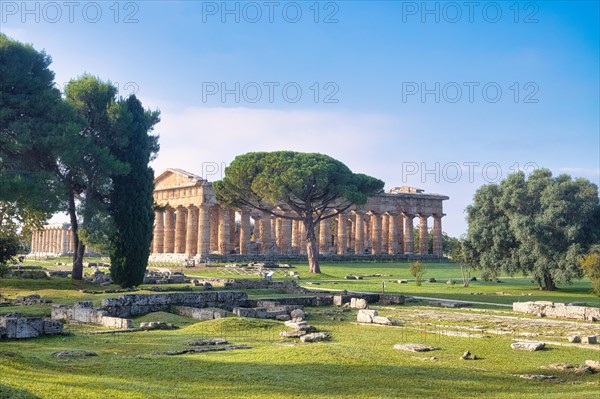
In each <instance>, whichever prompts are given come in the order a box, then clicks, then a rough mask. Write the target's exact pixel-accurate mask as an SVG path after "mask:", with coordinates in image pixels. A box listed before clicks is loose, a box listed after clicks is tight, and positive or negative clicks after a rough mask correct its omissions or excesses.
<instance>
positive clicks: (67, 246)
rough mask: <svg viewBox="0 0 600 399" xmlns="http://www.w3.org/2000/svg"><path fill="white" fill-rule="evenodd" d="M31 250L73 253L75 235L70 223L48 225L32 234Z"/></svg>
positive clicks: (59, 253)
mask: <svg viewBox="0 0 600 399" xmlns="http://www.w3.org/2000/svg"><path fill="white" fill-rule="evenodd" d="M31 252H33V253H52V254H58V255H64V254H68V253H73V236H72V231H71V229H70V228H69V226H68V225H63V226H59V227H52V226H47V227H45V228H44V229H41V230H36V231H34V232H33V234H32V235H31Z"/></svg>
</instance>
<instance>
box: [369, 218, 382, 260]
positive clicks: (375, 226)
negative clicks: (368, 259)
mask: <svg viewBox="0 0 600 399" xmlns="http://www.w3.org/2000/svg"><path fill="white" fill-rule="evenodd" d="M371 241H372V243H373V244H372V247H371V254H372V255H379V254H381V215H377V214H375V213H371Z"/></svg>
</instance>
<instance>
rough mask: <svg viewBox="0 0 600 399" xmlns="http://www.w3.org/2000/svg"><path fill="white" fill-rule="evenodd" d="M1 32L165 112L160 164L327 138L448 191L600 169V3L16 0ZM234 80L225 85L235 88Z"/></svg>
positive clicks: (301, 146)
mask: <svg viewBox="0 0 600 399" xmlns="http://www.w3.org/2000/svg"><path fill="white" fill-rule="evenodd" d="M0 12H1V15H0V30H1V31H2V32H4V33H6V34H8V35H9V36H11V37H13V38H15V39H17V40H20V41H23V42H28V43H32V44H33V45H34V46H35V47H36V48H37V49H43V50H45V51H46V52H47V53H48V54H50V55H51V56H52V58H53V61H54V62H53V64H52V66H51V68H52V69H53V70H54V71H55V73H56V80H57V83H58V84H59V85H60V84H62V83H64V82H67V81H68V80H69V79H71V78H74V77H77V76H78V75H80V74H82V73H84V72H88V73H92V74H94V75H98V76H100V77H101V78H102V79H105V80H111V81H112V82H115V83H118V86H119V88H120V93H121V94H122V95H124V96H126V95H128V94H130V93H132V92H135V93H136V94H137V95H138V97H139V98H140V99H141V100H142V102H143V103H144V104H145V105H146V106H147V107H150V108H158V109H160V110H161V112H162V122H161V123H160V124H159V125H158V126H157V129H156V131H157V133H159V134H160V137H161V139H160V144H161V152H160V154H159V157H158V159H157V160H156V161H154V167H155V169H156V171H157V172H158V173H160V171H162V170H163V169H165V168H167V167H177V168H182V169H186V170H188V171H190V172H194V173H197V174H204V175H205V177H206V178H208V179H209V180H216V179H218V178H219V177H220V170H221V169H222V167H223V165H226V164H228V163H229V162H231V160H232V159H233V158H234V157H235V156H236V155H237V154H240V153H244V152H247V151H270V150H279V149H289V150H297V151H311V152H322V153H326V154H329V155H332V156H334V157H336V158H338V159H340V160H342V161H343V162H345V163H346V164H347V165H348V166H349V167H350V168H351V169H352V170H354V171H356V172H363V173H367V174H370V175H373V176H376V177H379V178H381V179H383V180H384V181H385V182H386V188H392V187H395V186H401V185H412V186H417V187H421V188H423V189H425V190H426V191H429V192H440V193H444V194H446V195H448V196H450V200H449V201H447V202H446V203H445V212H446V214H447V216H446V217H445V218H444V225H443V226H444V230H446V231H448V232H449V233H450V234H451V235H460V234H462V233H463V232H465V230H466V223H465V221H464V213H463V211H464V208H465V207H466V206H467V205H468V204H469V203H470V202H471V199H472V196H473V194H474V192H475V190H476V189H477V187H479V186H480V185H481V184H484V183H486V182H497V181H498V180H499V179H500V178H501V177H506V175H507V174H508V173H511V172H512V171H514V170H516V169H519V168H520V169H525V170H531V169H532V168H534V167H547V168H550V169H551V170H552V171H553V172H554V173H556V174H558V173H569V174H571V175H573V176H580V177H585V178H587V179H590V180H592V181H593V182H595V183H596V184H598V183H599V182H600V126H599V123H600V116H599V109H600V102H599V94H598V93H600V87H599V76H600V70H599V68H600V67H599V65H600V59H599V49H600V43H599V41H600V38H599V31H600V28H599V15H600V10H599V3H598V2H596V1H582V2H558V1H535V2H528V1H521V2H515V1H506V2H505V1H496V2H494V1H474V2H461V1H457V2H437V1H428V2H422V1H418V2H412V1H380V2H379V1H369V2H367V1H337V2H328V1H323V2H316V1H307V2H302V1H299V2H289V1H272V2H269V1H257V2H237V1H228V2H222V1H217V2H211V1H208V2H207V1H140V2H115V1H107V2H88V1H76V2H72V3H68V4H67V3H65V2H62V1H57V2H28V3H26V4H25V5H24V3H23V2H21V1H2V2H1V3H0ZM223 93H225V94H224V95H223Z"/></svg>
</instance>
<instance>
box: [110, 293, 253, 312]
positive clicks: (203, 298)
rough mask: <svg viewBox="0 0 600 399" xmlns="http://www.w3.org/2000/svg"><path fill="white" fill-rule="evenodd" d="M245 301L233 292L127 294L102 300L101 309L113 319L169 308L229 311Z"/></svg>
mask: <svg viewBox="0 0 600 399" xmlns="http://www.w3.org/2000/svg"><path fill="white" fill-rule="evenodd" d="M247 300H248V296H247V295H246V293H244V292H235V291H213V292H185V293H184V292H177V293H170V294H149V295H148V294H129V295H122V296H120V297H118V298H104V299H103V300H102V309H103V310H105V311H106V313H107V314H108V315H109V316H113V317H132V316H140V315H144V314H148V313H151V312H169V311H170V308H171V306H190V307H195V308H206V307H216V308H221V309H227V310H229V311H231V310H233V308H234V307H236V306H243V305H245V303H246V301H247Z"/></svg>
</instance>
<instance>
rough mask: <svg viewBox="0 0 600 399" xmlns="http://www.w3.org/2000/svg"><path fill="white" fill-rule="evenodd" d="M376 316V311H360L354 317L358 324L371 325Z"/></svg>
mask: <svg viewBox="0 0 600 399" xmlns="http://www.w3.org/2000/svg"><path fill="white" fill-rule="evenodd" d="M376 316H377V311H376V310H368V309H360V310H359V311H358V314H357V315H356V321H357V322H359V323H373V318H374V317H376Z"/></svg>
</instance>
